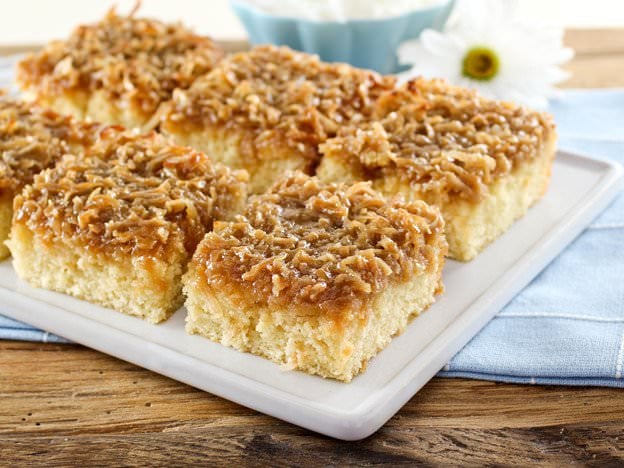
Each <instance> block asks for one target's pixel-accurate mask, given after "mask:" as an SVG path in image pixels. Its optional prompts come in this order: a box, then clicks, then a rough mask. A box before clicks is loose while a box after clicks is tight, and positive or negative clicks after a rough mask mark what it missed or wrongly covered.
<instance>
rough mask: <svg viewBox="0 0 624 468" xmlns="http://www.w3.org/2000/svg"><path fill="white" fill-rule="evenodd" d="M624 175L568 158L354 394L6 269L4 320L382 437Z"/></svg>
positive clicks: (341, 434) (450, 267) (276, 411)
mask: <svg viewBox="0 0 624 468" xmlns="http://www.w3.org/2000/svg"><path fill="white" fill-rule="evenodd" d="M621 181H622V171H621V168H620V167H619V166H617V165H615V164H613V163H609V162H603V161H599V160H596V159H591V158H586V157H582V156H578V155H574V154H570V153H566V152H559V154H558V157H557V159H556V162H555V166H554V170H553V179H552V183H551V187H550V189H549V191H548V193H547V194H546V196H545V197H544V198H543V199H542V200H541V201H540V202H539V203H538V204H537V205H536V206H534V207H533V208H532V209H531V210H530V211H529V213H528V215H527V216H525V217H524V218H523V219H521V220H520V221H518V222H517V223H516V224H515V225H514V226H513V227H512V228H511V229H510V230H509V231H508V232H507V233H506V234H505V235H503V236H502V237H501V238H500V239H498V240H497V241H496V242H495V243H494V244H492V245H491V246H490V247H488V248H487V249H486V250H485V251H484V252H483V253H482V254H481V255H479V256H478V257H477V258H476V259H475V260H473V261H472V262H470V263H458V262H454V261H449V262H448V263H447V265H446V268H445V271H444V284H445V286H446V293H445V294H444V295H443V296H442V297H441V298H440V299H439V300H438V302H437V303H436V304H435V305H433V306H432V307H431V308H430V309H429V310H428V311H427V312H425V313H424V314H423V315H422V316H420V317H418V318H416V319H415V320H414V321H413V322H412V323H411V324H410V325H409V327H408V328H407V330H406V331H405V332H404V333H403V334H402V335H401V336H399V337H397V338H395V339H394V340H393V341H392V343H391V344H390V346H388V347H387V348H386V349H385V350H383V351H382V352H381V353H380V354H379V355H378V356H376V357H375V358H374V359H373V360H372V361H371V362H370V364H369V366H368V370H367V371H366V372H365V373H364V374H362V375H360V376H358V377H356V378H355V379H354V380H353V381H352V382H351V383H350V384H344V383H339V382H335V381H332V380H325V379H322V378H320V377H313V376H310V375H307V374H303V373H300V372H293V371H285V370H282V369H281V368H280V367H279V366H278V365H276V364H273V363H272V362H270V361H268V360H265V359H262V358H259V357H256V356H252V355H251V354H244V353H240V352H238V351H235V350H233V349H229V348H226V347H224V346H221V345H218V344H215V343H212V342H210V341H208V340H206V339H204V338H201V337H198V336H189V335H186V334H185V332H184V316H185V310H184V309H181V310H179V311H178V312H176V314H175V315H174V316H173V317H172V318H171V319H170V320H169V321H168V322H166V323H164V324H162V325H150V324H147V323H145V322H143V321H141V320H140V319H137V318H133V317H128V316H125V315H122V314H120V313H117V312H115V311H112V310H109V309H104V308H102V307H98V306H94V305H91V304H89V303H87V302H84V301H80V300H77V299H74V298H71V297H68V296H64V295H62V294H57V293H53V292H49V291H43V290H37V289H33V288H31V287H29V286H28V285H26V284H25V283H23V282H22V281H20V280H19V279H18V278H17V276H16V275H15V272H14V271H13V268H12V266H11V262H10V261H8V260H7V261H5V262H2V263H0V304H1V309H0V312H1V313H2V314H6V315H8V316H9V317H12V318H14V319H17V320H21V321H23V322H26V323H29V324H32V325H34V326H36V327H40V328H43V329H45V330H48V331H50V332H53V333H56V334H58V335H61V336H64V337H66V338H68V339H70V340H73V341H76V342H78V343H82V344H84V345H85V346H89V347H91V348H95V349H97V350H99V351H102V352H104V353H107V354H110V355H113V356H116V357H118V358H120V359H124V360H126V361H129V362H132V363H134V364H136V365H139V366H141V367H145V368H147V369H150V370H152V371H154V372H158V373H160V374H163V375H166V376H169V377H171V378H173V379H176V380H179V381H181V382H184V383H187V384H189V385H192V386H194V387H197V388H200V389H203V390H205V391H207V392H210V393H214V394H216V395H219V396H221V397H223V398H226V399H228V400H232V401H235V402H237V403H240V404H242V405H245V406H248V407H250V408H253V409H255V410H258V411H260V412H263V413H266V414H269V415H272V416H275V417H277V418H280V419H283V420H285V421H288V422H291V423H293V424H297V425H299V426H303V427H305V428H308V429H311V430H313V431H316V432H320V433H323V434H326V435H329V436H331V437H336V438H338V439H344V440H357V439H362V438H364V437H366V436H368V435H370V434H372V433H373V432H375V431H376V430H377V429H379V428H380V427H381V426H382V425H383V424H384V423H385V422H386V421H387V420H388V419H389V418H390V417H392V416H393V415H394V414H395V413H396V412H397V411H398V410H399V409H400V408H401V407H402V406H403V405H404V404H405V403H406V402H407V401H408V400H409V399H410V398H411V397H412V396H413V395H414V394H415V393H416V392H417V391H418V390H419V389H420V388H421V387H422V386H423V385H425V384H426V383H427V381H428V380H429V379H431V378H432V377H433V376H434V375H435V374H436V373H437V372H438V370H439V369H441V368H442V367H443V366H444V365H445V364H446V363H447V362H448V361H449V360H450V359H451V357H452V356H453V355H454V354H455V353H456V352H457V351H459V350H460V349H461V348H462V346H464V344H466V343H467V342H468V341H469V340H470V339H471V338H472V337H473V336H474V335H475V334H476V333H477V332H478V331H479V330H480V329H481V328H482V327H483V326H484V325H485V324H486V323H487V322H488V320H490V319H491V318H492V317H493V316H494V315H495V314H496V313H497V312H498V311H499V310H500V309H501V308H502V307H503V306H504V305H505V304H506V303H507V302H508V301H509V300H510V299H511V298H512V297H513V296H514V295H515V294H516V293H517V292H519V291H520V290H521V289H522V288H523V287H524V286H525V285H526V284H527V283H528V282H529V281H530V280H531V279H532V278H534V277H535V276H536V275H537V274H538V273H539V272H540V271H541V270H542V269H543V268H544V267H545V266H546V265H547V264H548V263H549V262H550V261H551V260H552V259H553V258H554V257H555V256H556V255H557V254H558V253H559V252H560V251H561V250H562V249H563V248H564V247H565V246H566V245H567V244H568V243H570V242H571V241H572V240H573V239H574V238H575V237H576V236H577V235H578V234H579V233H580V232H581V231H582V230H583V229H584V228H585V227H586V226H587V225H588V224H589V223H590V221H591V220H592V219H593V218H594V217H595V216H596V215H597V214H598V213H599V212H600V211H601V210H603V209H604V208H605V207H606V206H607V204H608V203H609V202H610V201H611V200H612V199H613V198H614V197H615V195H616V194H617V193H618V190H619V187H620V182H621Z"/></svg>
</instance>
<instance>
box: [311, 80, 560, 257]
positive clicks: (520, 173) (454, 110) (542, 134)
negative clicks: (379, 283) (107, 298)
mask: <svg viewBox="0 0 624 468" xmlns="http://www.w3.org/2000/svg"><path fill="white" fill-rule="evenodd" d="M375 118H376V120H375V121H374V122H371V123H367V124H364V125H360V126H357V127H350V128H344V129H343V130H342V131H341V133H340V134H339V135H338V136H337V137H336V138H334V139H331V140H329V141H328V142H326V144H324V145H322V146H321V152H322V154H323V157H322V161H321V164H320V166H319V168H318V171H317V174H318V176H319V177H320V178H321V179H322V180H324V181H328V182H352V181H357V180H370V181H372V184H373V187H374V188H375V189H377V190H379V191H380V192H381V193H383V194H384V195H387V196H394V195H397V194H401V195H403V196H404V197H405V198H406V199H408V200H424V201H426V202H427V203H430V204H434V205H437V206H438V207H439V208H440V210H441V211H442V215H443V217H444V220H445V224H446V235H447V239H448V243H449V256H450V257H451V258H454V259H457V260H463V261H467V260H471V259H472V258H474V257H475V256H476V255H477V254H478V253H479V252H481V251H482V250H483V249H484V248H485V247H486V246H487V245H488V244H490V243H491V242H492V241H494V240H495V239H496V238H497V237H499V236H500V235H501V234H503V233H504V232H505V231H506V230H507V229H508V228H509V227H510V226H511V225H512V224H513V222H514V221H515V220H517V219H518V218H520V217H522V216H523V215H524V214H526V212H527V210H528V208H529V207H530V206H531V205H532V204H534V203H535V202H536V201H537V200H538V199H539V198H540V197H541V196H542V195H543V194H544V193H545V191H546V189H547V187H548V183H549V181H550V174H551V167H552V162H553V159H554V156H555V151H556V132H555V126H554V124H553V121H552V118H551V117H550V116H549V115H547V114H545V113H538V112H534V111H531V110H527V109H525V108H523V107H520V106H516V105H514V104H511V103H507V102H500V101H495V100H490V99H485V98H483V97H481V96H479V95H478V94H477V93H476V92H475V91H472V90H468V89H464V88H459V87H453V86H449V85H448V84H447V83H445V82H444V81H442V80H425V79H417V80H414V81H411V82H408V83H407V84H405V85H403V86H402V87H401V88H400V89H398V90H395V91H393V92H390V93H387V94H386V95H384V96H383V97H381V98H380V99H379V100H378V103H377V107H376V110H375Z"/></svg>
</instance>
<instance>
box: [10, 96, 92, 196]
mask: <svg viewBox="0 0 624 468" xmlns="http://www.w3.org/2000/svg"><path fill="white" fill-rule="evenodd" d="M94 127H95V126H94V125H87V124H79V123H77V122H75V121H73V120H72V119H71V118H69V117H62V116H60V115H58V114H56V113H54V112H51V111H45V110H42V109H39V108H37V107H35V106H33V105H31V104H28V103H25V102H22V101H18V100H14V99H11V98H9V97H6V96H0V196H2V195H5V194H6V195H8V196H11V197H12V196H13V195H14V194H15V193H17V192H19V191H20V190H21V189H22V187H23V186H24V185H26V184H29V183H30V182H32V180H33V177H34V176H35V174H37V173H38V172H40V171H42V170H43V169H45V168H47V167H49V166H51V165H52V164H54V163H55V162H56V161H58V160H59V159H60V158H61V156H63V154H65V153H68V152H70V151H71V150H72V148H75V147H78V146H80V145H83V144H88V142H89V141H90V139H91V134H92V131H93V130H94Z"/></svg>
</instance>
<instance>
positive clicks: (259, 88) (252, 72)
mask: <svg viewBox="0 0 624 468" xmlns="http://www.w3.org/2000/svg"><path fill="white" fill-rule="evenodd" d="M394 83H395V81H394V79H393V78H390V77H382V76H380V75H377V74H376V73H374V72H371V71H367V70H360V69H357V68H353V67H351V66H349V65H345V64H329V63H324V62H321V61H320V60H319V59H318V57H317V56H314V55H309V54H305V53H302V52H295V51H292V50H290V49H288V48H286V47H279V48H278V47H274V46H260V47H256V48H254V49H252V50H251V51H250V52H243V53H239V54H235V55H232V56H231V57H228V58H227V59H225V60H223V61H222V62H221V63H220V64H219V65H218V66H217V67H216V68H215V69H214V70H213V71H212V72H211V73H209V74H207V75H205V76H204V77H202V78H200V79H198V80H197V81H196V82H195V83H194V85H193V86H192V87H191V88H190V89H188V90H187V91H181V90H177V91H176V92H175V93H174V97H173V108H172V109H171V111H170V113H169V115H168V116H167V120H168V124H169V125H174V126H175V125H176V123H178V124H179V125H185V124H188V123H195V124H197V125H200V126H201V125H205V124H208V125H218V126H222V127H224V128H226V129H227V128H233V129H236V130H239V131H240V130H241V129H243V130H248V131H249V130H251V132H252V134H253V138H254V140H253V142H252V143H253V144H250V145H247V148H243V150H246V151H247V152H248V153H249V155H253V154H254V147H255V148H261V147H263V146H267V145H273V144H275V142H276V141H277V142H279V143H280V144H286V145H288V146H289V147H290V148H292V149H294V150H295V151H297V152H299V153H300V154H302V155H304V156H307V157H309V158H311V159H315V158H316V155H317V146H318V144H319V143H320V142H322V141H324V140H325V139H327V138H328V137H331V136H333V135H335V134H336V132H337V131H338V129H339V127H340V126H341V125H344V124H347V123H349V122H359V121H362V120H364V119H365V118H366V117H367V116H369V115H370V112H371V110H372V105H373V103H374V101H375V100H376V99H377V97H378V96H379V95H380V93H381V92H383V91H387V90H389V89H392V88H393V87H394Z"/></svg>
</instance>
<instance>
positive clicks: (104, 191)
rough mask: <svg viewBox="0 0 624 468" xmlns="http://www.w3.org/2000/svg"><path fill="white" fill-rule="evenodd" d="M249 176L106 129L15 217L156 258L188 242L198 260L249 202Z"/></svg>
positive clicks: (57, 234)
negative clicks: (212, 234) (211, 234)
mask: <svg viewBox="0 0 624 468" xmlns="http://www.w3.org/2000/svg"><path fill="white" fill-rule="evenodd" d="M246 179H247V175H246V173H244V172H241V171H237V172H233V171H231V170H229V169H228V168H226V167H225V166H222V165H219V164H213V163H211V162H210V160H209V159H208V157H207V156H205V155H204V154H203V153H198V152H195V151H193V150H192V149H189V148H183V147H178V146H173V145H172V144H171V143H169V142H168V141H167V140H166V139H165V138H163V137H162V136H160V135H157V134H154V133H152V134H147V135H141V136H136V135H135V134H132V133H130V132H125V131H122V130H120V129H119V128H115V127H109V128H106V129H104V130H103V131H102V132H101V133H100V135H99V138H98V139H97V141H96V142H95V144H94V145H93V146H92V147H91V148H90V149H89V150H88V152H87V153H86V154H84V155H66V156H65V157H64V158H63V159H62V160H61V161H60V162H59V163H58V164H57V166H56V167H55V168H53V169H48V170H46V171H44V172H42V173H41V174H39V175H38V176H37V177H35V180H34V183H33V184H32V185H31V186H27V187H26V188H25V189H24V191H23V192H22V194H21V195H20V196H18V197H17V198H16V202H15V210H16V211H15V217H14V219H15V220H17V221H18V222H23V223H26V224H27V225H28V227H29V228H30V229H31V230H34V231H37V232H38V233H39V235H41V236H42V237H43V238H45V239H49V240H50V241H54V240H58V239H64V240H69V241H70V242H76V243H80V244H83V245H87V246H88V247H91V248H97V249H104V248H108V249H109V250H110V252H112V253H113V254H115V253H124V254H128V253H130V254H132V255H149V254H150V253H153V252H154V251H158V250H159V249H165V248H167V247H168V246H170V245H172V243H173V244H176V241H177V242H178V245H180V243H182V245H183V246H184V248H185V249H186V251H187V252H188V253H189V254H190V253H191V252H192V250H193V249H194V248H195V246H196V245H197V243H198V242H199V241H200V240H201V238H202V237H203V236H204V234H205V233H206V231H207V230H210V229H211V228H212V225H213V221H214V220H216V219H227V218H228V217H229V216H230V215H231V214H232V211H236V210H238V209H239V208H241V205H242V203H243V200H244V197H245V196H246V190H245V182H246Z"/></svg>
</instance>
